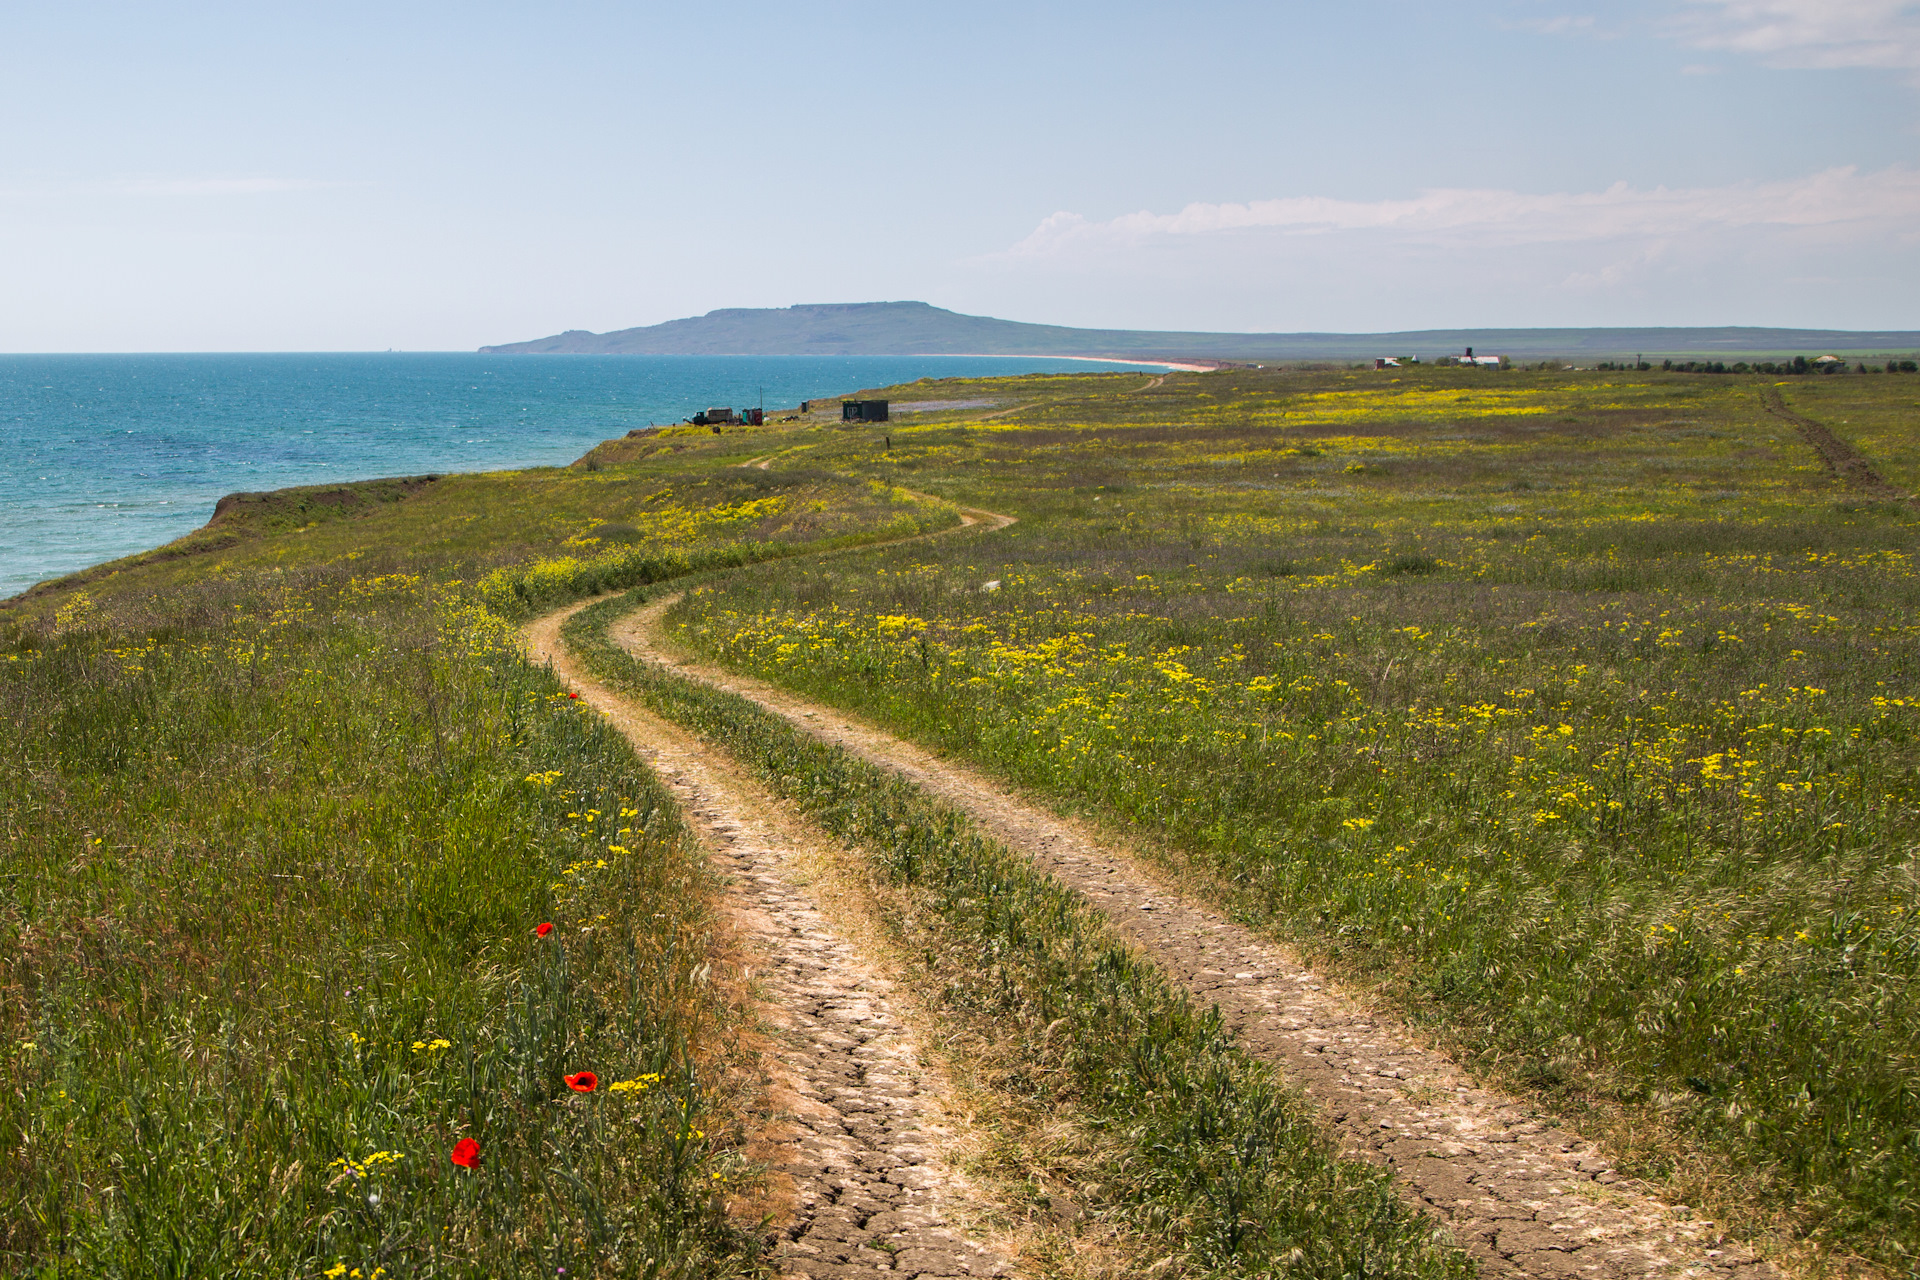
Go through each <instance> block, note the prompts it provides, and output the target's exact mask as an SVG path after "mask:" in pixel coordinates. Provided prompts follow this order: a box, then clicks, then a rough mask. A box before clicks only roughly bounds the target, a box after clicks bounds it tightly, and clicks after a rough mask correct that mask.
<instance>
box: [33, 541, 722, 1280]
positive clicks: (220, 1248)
mask: <svg viewBox="0 0 1920 1280" xmlns="http://www.w3.org/2000/svg"><path fill="white" fill-rule="evenodd" d="M275 585H276V586H277V587H278V588H279V589H277V590H272V589H262V588H260V587H257V586H256V587H254V588H253V589H251V590H248V589H240V590H237V591H233V592H226V591H220V590H209V591H207V592H204V593H201V594H199V596H198V597H197V598H195V599H193V600H191V601H189V602H184V607H183V608H182V609H181V610H180V611H179V612H177V613H174V614H170V615H156V616H151V617H147V618H136V617H122V618H121V619H119V620H118V621H117V623H115V624H111V625H108V624H103V625H98V626H94V627H87V628H83V629H76V630H70V631H68V632H66V633H65V634H63V635H60V636H58V637H56V638H51V639H49V640H48V641H47V642H46V643H45V644H44V645H42V646H40V647H37V648H32V649H27V650H24V651H21V650H16V651H14V652H12V653H9V654H7V655H6V660H5V661H0V707H4V709H5V711H4V714H6V716H7V717H8V719H9V723H11V724H12V725H14V726H15V729H14V731H13V732H12V733H10V734H9V735H8V736H7V738H6V740H5V745H4V748H0V815H4V816H3V817H0V822H4V830H5V840H6V849H7V876H6V893H5V897H4V900H0V957H4V960H0V992H3V993H4V1002H0V1034H3V1035H4V1037H5V1040H4V1043H5V1050H6V1053H7V1056H8V1059H9V1064H10V1069H9V1087H8V1089H7V1090H6V1091H5V1092H4V1093H0V1135H4V1150H5V1152H6V1158H5V1159H4V1161H0V1201H4V1202H5V1203H6V1204H7V1205H9V1206H10V1208H9V1210H8V1212H7V1213H6V1215H5V1218H4V1226H3V1227H0V1260H3V1261H0V1269H4V1270H5V1271H7V1272H8V1273H18V1274H22V1275H29V1274H30V1275H36V1276H68V1275H71V1276H76V1277H78V1276H100V1275H181V1276H187V1275H192V1276H196V1277H199V1276H256V1275H263V1274H272V1275H301V1276H314V1275H319V1274H322V1273H323V1272H325V1271H326V1270H327V1269H328V1268H330V1267H336V1266H338V1267H344V1268H347V1269H352V1268H359V1269H360V1270H361V1271H362V1272H363V1273H364V1274H366V1275H372V1274H373V1273H374V1272H375V1270H376V1269H377V1268H381V1267H384V1268H385V1269H386V1273H387V1274H389V1275H402V1274H405V1275H423V1276H424V1275H434V1276H475V1277H478V1276H500V1275H513V1274H534V1273H543V1274H552V1273H553V1270H554V1268H556V1267H561V1266H565V1267H568V1268H569V1269H570V1271H571V1272H573V1273H576V1274H598V1275H622V1276H651V1275H694V1274H705V1273H708V1272H710V1271H712V1270H715V1269H721V1270H727V1269H731V1267H732V1265H733V1264H732V1262H731V1261H730V1260H732V1259H738V1258H740V1257H743V1256H745V1255H747V1254H748V1253H750V1252H751V1249H752V1242H751V1240H749V1239H747V1238H745V1237H743V1236H741V1235H740V1234H739V1233H738V1232H737V1230H736V1229H735V1228H734V1227H733V1226H732V1225H731V1224H730V1223H729V1222H728V1221H727V1220H726V1218H725V1216H724V1214H722V1213H721V1212H720V1211H719V1209H718V1207H717V1205H716V1202H715V1199H714V1195H713V1191H714V1186H715V1180H716V1178H718V1177H722V1176H725V1175H726V1173H727V1171H728V1169H729V1165H728V1164H727V1163H726V1161H725V1159H724V1158H723V1157H722V1156H721V1155H719V1154H717V1153H719V1152H721V1151H722V1150H723V1149H724V1145H725V1144H724V1141H723V1139H724V1137H725V1134H724V1132H722V1131H721V1130H722V1127H723V1125H724V1124H725V1123H726V1119H727V1118H726V1116H725V1114H724V1111H723V1112H722V1113H720V1114H718V1115H717V1117H716V1113H715V1110H714V1103H715V1099H714V1097H713V1095H712V1093H711V1091H712V1090H713V1088H714V1086H715V1084H716V1076H715V1071H716V1070H717V1067H716V1063H715V1057H716V1054H717V1053H718V1049H719V1047H718V1045H717V1044H716V1043H715V1042H714V1039H713V1037H714V1034H715V1020H716V1018H718V1017H719V1016H720V1015H721V1013H722V1011H721V1010H720V1009H719V1007H718V1001H717V999H716V997H715V995H714V992H713V990H712V989H711V987H710V986H708V985H705V984H704V982H703V976H702V975H703V970H702V966H703V965H704V964H705V955H704V951H705V939H706V936H707V933H708V930H709V927H710V922H709V918H708V905H707V903H708V895H709V892H710V888H711V886H710V882H709V878H708V877H709V873H708V871H707V869H706V866H705V863H704V860H703V859H702V857H701V856H700V853H699V851H698V849H697V848H696V847H695V846H694V844H693V843H692V841H691V839H690V838H689V837H688V835H687V834H686V832H685V830H684V829H683V828H682V826H681V824H680V821H679V818H678V816H677V813H676V811H675V809H674V807H673V805H672V802H671V800H670V799H669V797H668V796H667V795H666V793H665V792H664V791H662V789H661V788H660V787H659V785H658V784H657V783H656V782H654V781H653V780H652V779H651V778H650V777H649V776H647V775H646V774H645V772H644V771H643V770H641V769H640V768H639V767H638V765H637V764H636V762H635V761H634V759H633V757H632V755H631V753H630V751H629V750H628V748H627V747H626V745H625V743H624V742H623V741H622V740H620V739H619V738H618V736H617V735H616V734H614V733H613V732H612V731H611V730H609V729H608V728H606V727H605V726H604V725H603V724H602V723H601V722H600V721H599V720H598V719H597V718H595V717H592V716H590V715H586V714H583V713H582V711H581V709H580V707H579V704H577V703H574V702H572V701H570V700H569V699H568V698H567V696H566V695H565V694H564V692H562V691H561V690H560V689H559V688H558V687H557V685H556V684H555V683H554V681H553V680H552V679H551V677H549V676H547V675H545V674H544V673H543V672H539V671H535V670H533V669H531V668H529V667H528V666H527V665H526V664H525V663H524V662H523V661H522V660H521V659H520V658H519V656H518V653H517V650H516V648H515V644H514V641H515V637H514V636H513V635H512V633H511V632H510V631H509V630H508V629H507V628H506V627H505V626H504V625H503V624H502V623H501V622H500V621H499V620H498V619H497V618H495V617H493V616H492V615H490V614H487V613H485V612H483V611H481V610H479V609H477V608H474V607H472V606H470V605H463V604H462V603H461V602H459V601H458V600H457V599H450V598H448V597H446V596H444V595H441V594H440V593H436V592H433V591H432V590H430V589H428V588H426V587H424V586H422V585H421V584H420V583H418V582H417V581H409V580H399V581H396V580H394V579H391V578H389V579H384V580H375V581H368V580H364V579H357V578H350V577H347V576H346V575H344V574H324V573H322V574H316V575H314V576H311V577H303V578H301V579H299V580H296V581H293V582H287V583H283V584H275ZM589 815H590V816H589ZM623 829H624V831H623ZM617 833H618V834H617ZM612 845H620V846H622V848H623V849H624V850H625V852H621V851H618V850H615V849H613V848H611V847H610V846H612ZM542 921H551V922H553V923H554V924H555V926H556V929H555V931H554V932H553V933H552V934H551V936H549V937H546V938H544V939H543V938H540V937H537V936H536V934H535V932H534V928H535V926H536V925H537V924H539V923H541V922H542ZM610 921H620V922H623V923H622V924H619V925H615V924H612V923H609V922H610ZM627 922H631V923H627ZM583 1069H585V1070H592V1071H594V1072H596V1073H597V1074H598V1075H599V1076H600V1078H601V1079H602V1080H603V1081H605V1082H606V1083H607V1084H609V1085H610V1084H612V1083H613V1082H615V1081H625V1080H634V1079H648V1081H649V1087H648V1088H646V1089H645V1090H641V1091H630V1092H622V1093H618V1094H616V1093H611V1092H609V1091H607V1090H605V1089H602V1090H601V1091H599V1092H596V1093H594V1094H592V1095H583V1094H579V1093H576V1092H574V1091H572V1090H570V1089H569V1088H568V1087H567V1086H566V1085H565V1084H564V1083H563V1081H562V1076H563V1075H565V1074H569V1073H573V1072H577V1071H580V1070H583ZM703 1129H711V1130H715V1131H716V1132H715V1133H714V1135H713V1137H712V1138H711V1139H710V1138H706V1137H702V1136H701V1131H702V1130H703ZM463 1137H470V1138H473V1139H475V1140H477V1141H478V1142H479V1144H480V1163H479V1167H478V1168H477V1169H474V1170H472V1171H467V1170H463V1169H460V1168H456V1167H455V1166H454V1165H453V1164H452V1163H451V1161H450V1160H449V1153H450V1152H451V1151H452V1150H453V1148H454V1145H455V1143H456V1142H457V1141H459V1140H460V1139H461V1138H463Z"/></svg>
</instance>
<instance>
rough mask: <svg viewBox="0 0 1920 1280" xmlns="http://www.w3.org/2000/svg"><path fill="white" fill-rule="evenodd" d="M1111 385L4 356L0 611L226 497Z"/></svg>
mask: <svg viewBox="0 0 1920 1280" xmlns="http://www.w3.org/2000/svg"><path fill="white" fill-rule="evenodd" d="M1101 367H1109V368H1116V369H1117V368H1123V367H1126V366H1122V365H1119V364H1114V365H1110V366H1102V365H1100V364H1094V363H1090V362H1086V361H1078V360H1074V361H1068V360H1045V359H1025V358H1010V357H989V356H979V357H976V356H577V355H558V356H528V355H516V356H500V355H478V354H466V353H458V352H441V353H420V354H416V353H410V352H409V353H397V352H389V353H384V354H364V355H362V354H354V355H347V354H325V355H293V354H287V355H44V356H35V355H14V356H0V598H4V597H7V596H12V595H14V594H17V593H18V592H21V591H24V590H25V589H27V588H28V587H30V586H32V585H33V584H34V583H36V582H39V581H41V580H42V579H46V578H52V577H58V576H59V575H61V574H65V573H71V572H73V571H75V570H77V569H84V568H86V567H88V566H89V565H94V564H98V563H100V562H102V561H105V560H112V559H116V558H118V557H120V556H124V555H130V554H132V553H134V552H136V551H142V550H146V549H148V548H150V547H156V546H159V545H160V544H161V543H164V542H168V541H171V540H172V539H174V538H177V537H179V536H180V535H181V534H184V533H187V532H189V531H191V530H192V529H195V528H197V527H198V526H200V525H203V524H205V523H206V522H207V520H208V518H209V517H210V516H211V515H212V514H213V505H214V503H215V502H216V501H217V500H218V499H219V498H220V497H221V496H222V495H224V494H228V493H233V492H236V491H245V490H252V491H258V490H264V489H279V488H284V487H286V486H288V485H305V484H324V483H331V482H337V481H344V480H364V479H371V478H374V477H377V476H398V475H419V474H422V473H426V472H451V471H497V470H505V469H513V468H518V467H537V466H559V465H564V464H566V463H568V462H571V461H573V460H574V459H575V458H578V457H579V456H580V455H581V454H583V453H585V452H586V451H587V450H588V449H590V448H591V447H593V445H594V444H595V443H597V442H599V441H601V440H605V439H608V438H610V437H612V436H618V435H624V434H626V432H627V431H629V430H631V429H632V428H635V427H644V426H647V425H649V424H665V423H672V422H678V421H680V420H682V419H684V418H686V417H689V416H690V415H692V414H694V413H696V412H698V411H699V410H701V409H705V408H707V407H709V406H714V405H727V406H730V407H732V408H734V409H736V410H737V409H745V408H751V407H753V406H755V405H765V406H766V407H767V408H768V409H769V410H771V409H775V408H782V409H785V408H791V407H793V406H796V405H798V404H799V403H800V401H802V400H810V399H815V398H819V397H825V396H832V395H837V394H843V393H845V392H849V391H853V390H857V389H859V388H863V387H883V386H889V385H892V384H894V383H900V382H911V381H913V380H915V379H918V378H947V377H961V376H964V377H982V376H1001V375H1013V374H1022V373H1036V372H1049V371H1057V370H1079V371H1084V370H1088V369H1096V368H1101Z"/></svg>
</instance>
